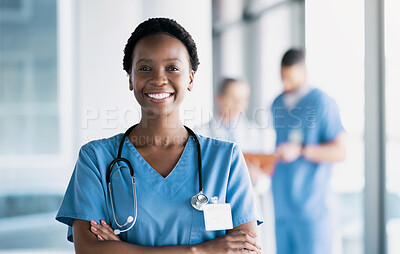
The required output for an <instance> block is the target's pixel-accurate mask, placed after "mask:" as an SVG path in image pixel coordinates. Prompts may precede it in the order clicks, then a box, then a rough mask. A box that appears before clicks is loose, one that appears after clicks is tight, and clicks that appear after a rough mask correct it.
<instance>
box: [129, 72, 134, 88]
mask: <svg viewBox="0 0 400 254" xmlns="http://www.w3.org/2000/svg"><path fill="white" fill-rule="evenodd" d="M129 90H131V91H133V82H132V74H129Z"/></svg>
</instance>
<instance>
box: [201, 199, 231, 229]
mask: <svg viewBox="0 0 400 254" xmlns="http://www.w3.org/2000/svg"><path fill="white" fill-rule="evenodd" d="M203 214H204V222H205V225H206V231H214V230H228V229H232V228H233V224H232V211H231V204H226V203H221V204H218V203H217V204H207V205H205V206H204V209H203Z"/></svg>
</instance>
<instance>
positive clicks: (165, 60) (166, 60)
mask: <svg viewBox="0 0 400 254" xmlns="http://www.w3.org/2000/svg"><path fill="white" fill-rule="evenodd" d="M172 61H179V62H182V61H181V59H179V58H167V59H164V60H163V62H172Z"/></svg>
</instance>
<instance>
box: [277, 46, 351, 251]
mask: <svg viewBox="0 0 400 254" xmlns="http://www.w3.org/2000/svg"><path fill="white" fill-rule="evenodd" d="M281 76H282V83H283V88H284V91H283V93H282V94H280V95H279V96H278V97H277V98H276V99H275V100H274V102H273V105H272V114H273V119H274V128H275V130H276V136H277V140H276V151H275V155H276V156H277V158H278V163H277V166H276V169H275V172H274V175H273V177H272V192H273V197H274V207H275V218H276V220H275V231H276V240H277V253H278V254H293V253H296V254H314V253H315V254H321V253H324V254H329V253H331V252H332V222H331V207H330V206H331V204H330V200H329V199H330V176H331V164H332V163H334V162H338V161H342V160H344V159H345V155H346V151H345V143H346V141H345V133H344V128H343V126H342V122H341V119H340V114H339V109H338V107H337V105H336V102H335V101H334V100H333V99H332V98H330V97H329V96H328V95H326V94H325V93H323V92H322V91H321V90H319V89H317V88H313V87H311V86H309V85H308V83H307V71H306V63H305V54H304V52H303V51H302V50H298V49H290V50H289V51H287V52H286V53H285V54H284V56H283V58H282V62H281Z"/></svg>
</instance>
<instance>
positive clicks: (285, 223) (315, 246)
mask: <svg viewBox="0 0 400 254" xmlns="http://www.w3.org/2000/svg"><path fill="white" fill-rule="evenodd" d="M275 232H276V252H277V254H293V253H296V254H321V253H323V254H330V253H332V227H331V222H330V219H329V216H328V217H325V218H321V219H318V220H316V219H313V220H310V221H308V220H296V221H291V220H277V221H276V222H275Z"/></svg>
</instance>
